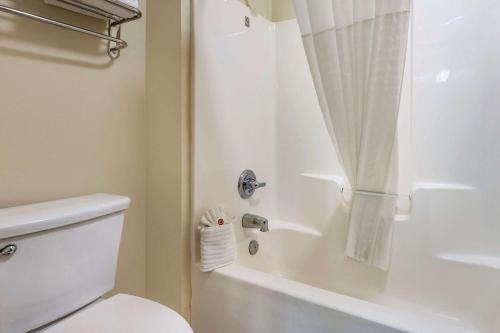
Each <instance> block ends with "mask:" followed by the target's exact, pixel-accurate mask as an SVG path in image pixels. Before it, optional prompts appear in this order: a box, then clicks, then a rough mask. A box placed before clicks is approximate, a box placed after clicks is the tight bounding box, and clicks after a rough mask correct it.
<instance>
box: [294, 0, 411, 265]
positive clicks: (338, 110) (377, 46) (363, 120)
mask: <svg viewBox="0 0 500 333" xmlns="http://www.w3.org/2000/svg"><path fill="white" fill-rule="evenodd" d="M410 1H411V0H295V9H296V15H297V19H298V21H299V26H300V30H301V33H302V39H303V43H304V48H305V51H306V54H307V58H308V61H309V66H310V69H311V73H312V76H313V80H314V84H315V87H316V92H317V95H318V98H319V102H320V105H321V110H322V113H323V116H324V117H323V118H324V121H325V124H326V127H327V128H328V131H329V134H330V137H331V139H332V142H333V144H334V145H335V147H336V150H337V154H338V156H339V159H340V162H341V163H342V165H343V168H344V171H345V174H346V176H347V178H348V180H349V183H350V186H351V189H352V190H353V191H352V193H353V195H352V200H351V202H350V214H349V231H348V236H347V245H346V255H347V256H348V257H350V258H353V259H355V260H358V261H360V262H363V263H365V264H367V265H370V266H375V267H378V268H380V269H382V270H388V269H389V263H390V254H391V251H390V247H391V242H392V233H393V222H394V215H395V211H396V201H397V196H394V195H386V194H388V193H395V192H396V188H397V173H398V172H397V171H398V170H397V142H396V140H397V122H398V112H399V103H400V96H401V85H402V79H403V71H404V63H405V54H406V44H407V39H408V27H409V18H410V9H411V2H410Z"/></svg>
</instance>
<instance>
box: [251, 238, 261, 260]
mask: <svg viewBox="0 0 500 333" xmlns="http://www.w3.org/2000/svg"><path fill="white" fill-rule="evenodd" d="M258 251H259V242H257V241H256V240H255V239H252V240H251V241H250V244H248V253H250V255H251V256H253V255H255V254H256V253H257V252H258Z"/></svg>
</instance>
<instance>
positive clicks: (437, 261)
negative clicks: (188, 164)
mask: <svg viewBox="0 0 500 333" xmlns="http://www.w3.org/2000/svg"><path fill="white" fill-rule="evenodd" d="M414 6H415V8H414V18H413V19H414V23H413V26H414V29H413V31H412V38H411V43H413V44H412V45H413V48H412V50H411V52H410V53H409V54H410V55H412V57H409V58H408V59H407V64H406V71H407V72H406V76H405V77H406V79H405V80H406V81H405V82H404V83H403V98H402V103H401V105H402V110H401V111H400V115H405V116H404V117H400V119H399V120H400V122H399V124H398V125H399V137H398V139H399V141H400V144H401V145H402V146H403V147H406V148H405V149H403V150H402V151H401V153H402V154H401V155H400V165H401V170H402V171H403V172H402V173H401V174H400V179H401V180H402V182H401V184H402V185H401V186H402V187H401V188H400V193H409V192H412V201H411V202H410V201H408V200H406V201H405V202H404V203H403V205H404V206H406V208H408V207H409V206H410V207H411V214H410V216H405V215H404V214H401V215H399V216H398V217H397V219H398V221H397V222H396V227H395V228H396V229H395V235H394V243H393V254H392V265H391V267H390V271H389V272H388V273H383V272H381V271H378V270H376V269H371V268H367V267H365V266H363V265H360V264H358V263H356V262H353V261H349V260H346V259H345V254H344V249H345V239H346V232H347V224H346V222H345V221H346V219H345V216H346V214H347V212H346V211H345V205H343V200H344V195H345V194H346V193H343V194H341V193H340V189H341V188H342V187H343V186H344V185H345V184H344V182H343V181H342V179H343V178H345V177H344V176H343V174H342V171H341V169H340V167H339V163H338V160H337V158H336V156H335V151H334V148H333V147H332V145H331V143H330V139H329V137H328V133H327V131H326V128H325V126H324V124H323V120H322V118H321V117H322V116H321V111H320V109H319V106H318V104H317V99H316V95H315V91H314V86H313V83H312V79H311V78H310V74H309V70H308V68H307V61H306V57H305V54H304V50H303V46H302V42H301V40H300V33H299V29H298V26H297V23H296V21H294V20H291V21H286V22H281V23H279V24H275V25H273V24H271V23H269V22H267V21H265V20H263V19H261V18H259V19H255V18H252V25H251V28H250V29H246V28H244V25H243V21H244V16H248V15H249V11H248V9H247V8H246V7H245V6H243V5H241V4H240V3H239V2H238V1H218V0H213V1H201V0H200V1H195V3H194V13H195V17H194V27H195V41H194V43H195V57H194V64H195V67H194V87H195V91H194V120H193V123H194V155H193V156H194V183H193V185H194V193H193V212H194V215H193V222H194V223H197V221H198V219H199V217H200V216H201V214H202V213H203V212H204V211H205V210H206V209H208V208H210V207H211V206H214V205H222V206H224V207H226V208H227V209H229V210H232V212H233V213H234V214H235V215H236V216H237V220H238V221H239V220H240V219H241V216H242V215H243V214H244V213H254V214H258V215H261V216H265V217H267V218H269V221H270V223H269V227H270V232H269V233H260V232H256V231H243V230H241V227H240V226H239V225H237V229H238V230H237V235H238V241H239V243H238V248H239V264H241V265H244V266H245V267H247V268H251V269H254V270H258V271H261V272H264V273H267V274H271V275H273V277H274V278H275V279H274V280H273V281H274V282H273V283H276V284H285V283H286V282H284V281H283V280H279V279H280V278H287V279H292V280H295V281H298V282H302V283H304V284H307V285H310V286H314V287H319V288H322V289H325V290H329V291H331V292H334V293H341V294H344V295H347V296H351V297H355V298H358V299H361V300H364V301H368V302H370V303H374V304H376V305H380V306H382V307H384V308H386V309H392V310H394V309H398V310H400V311H403V312H405V313H412V314H415V315H416V314H425V313H427V314H429V315H430V316H431V317H434V316H437V317H442V318H448V319H449V321H451V322H452V323H453V325H457V326H458V327H461V328H462V329H464V330H468V331H471V332H481V333H496V332H498V330H499V329H500V322H499V320H498V318H497V317H498V309H499V308H500V297H498V295H497V294H498V293H497V292H496V291H498V290H500V278H499V277H500V275H499V274H500V273H499V272H500V270H499V266H500V265H499V262H500V261H499V257H500V255H499V253H500V248H499V245H498V244H500V243H499V242H498V239H499V238H500V227H499V226H500V224H498V223H496V218H495V217H496V216H497V215H498V214H497V210H498V205H497V204H496V203H495V198H497V197H498V190H497V186H496V185H497V184H498V183H500V179H499V177H500V176H499V174H498V172H497V170H496V169H495V166H497V165H499V164H500V160H498V158H497V155H498V154H496V153H495V152H496V151H497V150H495V148H496V142H498V140H497V139H496V137H497V136H498V130H497V128H498V123H500V121H499V120H500V119H497V118H498V114H499V113H498V112H496V110H497V108H498V105H497V104H498V103H497V102H496V98H495V96H496V95H498V92H497V91H496V90H497V89H496V88H495V87H498V86H500V83H499V82H498V78H499V77H500V76H499V75H497V74H498V72H499V70H500V68H499V67H498V55H499V54H500V46H499V45H500V44H494V43H493V44H491V38H488V37H487V36H488V35H491V34H493V35H500V29H499V26H498V24H496V22H497V21H496V20H495V17H496V16H498V15H499V14H500V2H499V3H497V2H496V1H493V2H488V3H485V2H484V1H480V0H474V1H469V0H467V1H466V0H460V1H456V0H449V1H448V0H446V1H443V2H442V3H441V2H440V4H439V5H436V3H435V1H431V0H422V1H415V2H414ZM221 17H224V20H221ZM484 31H488V32H490V33H491V34H484ZM496 32H498V33H496ZM477 50H488V52H477ZM408 78H411V80H408ZM247 125H248V126H247ZM252 131H253V133H254V134H252ZM228 137H229V138H230V139H225V138H228ZM246 168H251V169H254V171H255V172H256V173H257V176H258V178H259V180H261V181H267V182H268V185H267V187H266V188H264V189H260V190H258V191H257V193H256V196H255V197H254V198H253V199H251V200H248V201H244V200H242V199H241V198H239V196H238V194H237V191H236V180H237V177H238V176H239V174H240V172H241V171H243V169H246ZM193 234H194V236H193V237H194V244H195V245H196V241H197V238H196V233H193ZM251 239H256V240H258V241H259V242H260V243H261V244H260V249H259V252H258V253H257V255H255V256H250V255H249V254H248V242H249V241H250V240H251ZM193 248H194V249H195V250H196V249H197V247H196V246H194V247H193ZM197 260H198V259H197V258H196V256H195V257H194V262H195V263H196V261H197ZM216 277H217V275H216V273H214V274H201V273H199V271H198V269H197V267H196V264H195V265H194V266H193V295H194V297H193V304H192V305H193V324H194V328H195V330H196V329H198V330H202V329H203V327H204V325H206V324H207V323H209V325H217V323H216V322H215V321H210V320H209V318H210V317H211V315H210V314H209V313H208V312H204V310H203V309H204V307H203V306H202V305H203V304H204V303H203V300H202V298H205V297H209V296H208V295H211V296H213V297H215V298H216V297H220V298H221V299H227V302H229V304H231V308H234V307H239V306H241V303H240V302H253V303H252V304H251V307H252V308H257V307H258V306H260V305H262V306H264V307H266V306H268V304H266V303H265V302H270V299H274V298H273V297H274V296H273V297H271V298H266V297H267V296H262V294H261V293H262V291H261V290H260V289H259V288H260V287H259V283H261V281H255V282H252V281H247V282H248V283H247V284H246V285H245V286H242V288H248V290H249V291H248V294H249V295H257V296H256V297H255V298H254V297H250V296H249V297H247V298H243V297H242V296H241V294H239V293H236V292H233V291H232V290H233V289H231V288H228V289H225V288H223V287H221V286H213V285H212V283H216V282H214V281H215V279H216ZM231 278H236V277H235V276H232V275H231ZM231 283H233V282H231ZM234 283H237V282H234ZM209 286H213V287H214V288H215V289H210V288H212V287H209ZM205 287H206V288H208V289H209V290H210V291H206V290H205V289H204V288H205ZM244 290H246V289H244ZM212 292H213V293H214V294H211V293H212ZM290 293H291V294H292V293H293V291H291V292H290ZM215 295H217V296H215ZM226 297H227V298H226ZM261 297H263V298H261ZM276 297H277V298H278V300H277V301H276V302H281V301H282V300H283V299H282V298H279V297H278V296H276ZM283 297H285V298H286V297H288V296H283ZM292 298H293V297H292ZM221 302H222V301H221ZM283 302H284V303H280V304H282V306H286V305H285V304H288V305H290V307H292V308H293V307H294V306H295V305H294V304H295V302H299V300H292V299H288V301H286V302H285V301H283ZM276 304H277V303H276ZM301 304H302V303H301ZM304 306H309V305H304ZM256 311H257V310H256ZM290 311H291V312H290V313H293V311H294V310H293V309H291V310H290ZM313 312H314V311H313ZM389 312H390V311H389ZM257 313H258V311H257ZM310 315H311V316H315V314H314V313H311V314H310ZM309 319H310V318H307V319H304V320H305V321H308V320H309ZM290 320H292V319H290ZM264 322H265V321H264V320H263V321H261V322H260V323H259V324H255V322H249V321H246V322H244V321H242V320H241V318H237V317H236V316H235V317H231V318H230V319H228V322H227V323H221V324H220V325H226V324H227V325H230V324H231V323H232V324H234V325H243V326H244V325H247V326H244V327H245V328H246V329H248V330H249V332H250V331H253V328H254V326H253V325H257V326H255V327H258V328H262V329H263V330H264V331H265V329H270V330H272V331H273V332H285V331H286V330H287V329H289V327H287V326H286V325H287V324H286V321H284V322H282V325H281V326H273V325H275V323H274V322H272V320H270V321H269V322H272V324H270V326H268V327H263V326H259V325H263V324H262V323H264ZM311 325H312V326H311V327H314V325H313V324H311ZM243 326H242V327H243ZM216 327H217V326H212V329H213V330H214V332H215V331H216ZM221 327H222V326H221ZM436 327H439V326H436ZM241 332H245V331H244V329H243V328H242V330H241ZM323 332H324V331H323Z"/></svg>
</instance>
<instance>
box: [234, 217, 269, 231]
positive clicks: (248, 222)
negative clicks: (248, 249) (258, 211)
mask: <svg viewBox="0 0 500 333" xmlns="http://www.w3.org/2000/svg"><path fill="white" fill-rule="evenodd" d="M241 225H242V226H243V228H251V229H260V231H262V232H268V231H269V227H268V225H269V222H268V221H267V219H266V218H265V217H262V216H258V215H254V214H245V215H243V218H242V219H241Z"/></svg>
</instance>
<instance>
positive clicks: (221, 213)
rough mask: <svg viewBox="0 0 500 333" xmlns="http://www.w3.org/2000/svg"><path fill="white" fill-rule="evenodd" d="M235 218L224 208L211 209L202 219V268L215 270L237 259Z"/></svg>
mask: <svg viewBox="0 0 500 333" xmlns="http://www.w3.org/2000/svg"><path fill="white" fill-rule="evenodd" d="M234 220H235V218H234V217H232V216H231V215H230V214H228V213H227V212H226V211H225V210H224V209H222V208H214V209H210V210H209V211H208V212H206V213H205V215H204V216H202V218H201V219H200V226H199V230H200V253H201V261H200V270H201V271H202V272H209V271H213V270H214V269H216V268H219V267H223V266H226V265H229V264H232V263H233V262H234V261H235V260H236V240H235V236H234V224H233V223H232V222H233V221H234Z"/></svg>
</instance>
